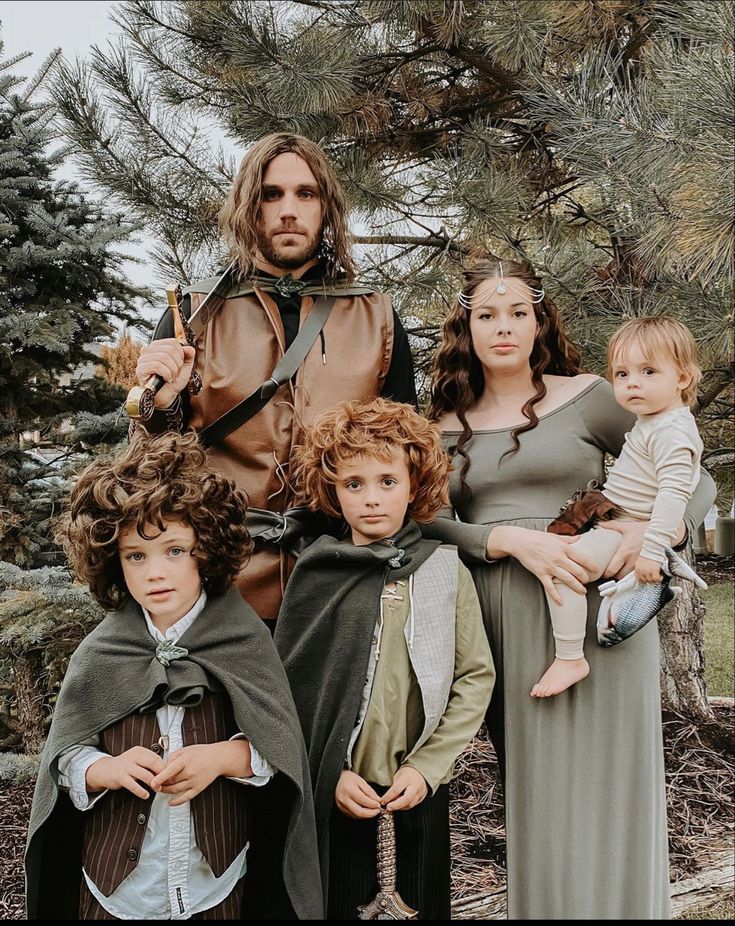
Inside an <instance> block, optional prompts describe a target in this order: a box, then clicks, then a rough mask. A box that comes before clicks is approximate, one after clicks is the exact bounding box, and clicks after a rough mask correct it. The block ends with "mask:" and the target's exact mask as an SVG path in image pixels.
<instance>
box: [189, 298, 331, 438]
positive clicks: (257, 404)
mask: <svg viewBox="0 0 735 926" xmlns="http://www.w3.org/2000/svg"><path fill="white" fill-rule="evenodd" d="M335 299H336V297H335V296H320V297H319V299H317V301H316V303H315V304H314V308H313V309H312V310H311V312H310V313H309V317H308V318H307V319H306V321H305V322H304V324H303V325H302V326H301V328H300V329H299V333H298V334H297V335H296V337H295V338H294V340H293V343H292V344H291V346H290V347H289V349H288V350H287V351H286V353H285V354H284V355H283V357H281V359H280V360H279V361H278V363H277V364H276V368H275V370H274V371H273V373H271V375H270V377H269V378H268V379H267V380H266V381H265V382H264V383H262V384H261V385H260V386H258V388H257V389H256V390H255V391H254V392H251V393H250V395H249V396H247V398H244V399H243V400H242V401H241V402H238V403H237V405H235V406H233V407H232V408H230V409H228V410H227V411H226V412H225V413H224V414H223V415H220V417H219V418H217V420H216V421H213V422H212V423H211V424H209V425H207V427H206V428H202V430H201V431H200V432H199V440H200V441H201V443H202V444H203V445H204V446H205V447H211V446H212V445H213V444H218V443H220V442H221V441H223V440H224V439H225V438H226V437H227V435H228V434H231V433H232V432H233V431H236V430H237V429H238V428H239V427H242V425H244V424H245V422H246V421H250V419H251V418H253V417H254V416H255V415H257V414H258V412H259V411H260V410H261V409H262V408H265V406H266V405H267V404H268V403H269V402H270V400H271V399H272V398H273V396H274V395H275V394H276V392H277V391H278V390H279V389H280V388H281V386H283V385H284V383H287V382H288V381H289V380H290V379H291V377H292V376H293V375H294V373H295V372H296V371H297V370H298V368H299V367H300V366H301V364H302V363H303V362H304V359H305V358H306V355H307V354H308V353H309V351H310V350H311V348H312V346H313V344H314V341H316V339H317V338H318V337H319V332H320V331H321V330H322V328H323V327H324V325H325V324H326V321H327V319H328V318H329V313H330V312H331V311H332V307H333V306H334V303H335Z"/></svg>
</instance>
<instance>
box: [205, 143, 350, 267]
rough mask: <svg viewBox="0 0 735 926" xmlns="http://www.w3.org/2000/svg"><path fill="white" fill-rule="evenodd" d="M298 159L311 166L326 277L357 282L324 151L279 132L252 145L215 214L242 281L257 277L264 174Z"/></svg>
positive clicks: (342, 208)
mask: <svg viewBox="0 0 735 926" xmlns="http://www.w3.org/2000/svg"><path fill="white" fill-rule="evenodd" d="M287 153H292V154H297V155H298V156H299V157H300V158H302V159H303V160H304V161H306V163H307V164H308V166H309V170H311V172H312V174H314V179H315V180H316V183H317V187H318V188H319V196H320V198H321V202H322V210H323V211H322V229H321V236H322V246H321V250H320V256H321V257H322V260H323V262H324V266H325V276H326V278H327V279H328V280H334V279H335V278H336V277H337V276H338V275H339V274H340V273H344V274H346V276H347V279H348V280H352V279H353V278H354V276H355V264H354V262H353V259H352V248H351V245H350V235H349V230H348V224H347V202H346V200H345V196H344V193H343V191H342V186H341V184H340V182H339V179H338V178H337V175H336V173H335V172H334V168H333V167H332V166H331V164H330V163H329V161H328V160H327V158H326V156H325V154H324V152H323V151H322V149H321V148H320V147H319V145H317V144H316V143H315V142H313V141H310V140H309V139H308V138H304V136H303V135H291V134H288V133H286V132H279V133H277V134H273V135H266V136H265V138H261V139H260V140H259V141H257V142H255V144H254V145H253V146H252V148H251V149H250V151H248V153H247V154H246V155H245V157H244V158H243V161H242V164H241V165H240V170H239V171H238V173H237V176H236V177H235V182H234V183H233V184H232V189H231V190H230V193H229V195H228V197H227V199H226V200H225V202H224V205H223V206H222V209H221V210H220V213H219V225H220V230H221V232H222V235H223V237H224V239H225V240H226V241H227V242H228V244H229V245H230V248H231V251H232V256H233V257H235V258H236V259H237V262H238V267H239V270H240V273H241V275H242V276H244V277H250V276H253V275H254V274H255V273H256V272H257V268H256V265H255V256H256V252H257V250H258V244H257V229H256V226H257V222H258V218H259V213H260V204H261V203H262V201H263V176H264V174H265V171H266V168H267V167H268V165H269V164H270V162H271V161H272V160H273V158H276V157H278V155H279V154H287Z"/></svg>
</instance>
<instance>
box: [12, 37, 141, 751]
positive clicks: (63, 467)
mask: <svg viewBox="0 0 735 926" xmlns="http://www.w3.org/2000/svg"><path fill="white" fill-rule="evenodd" d="M25 57H27V56H26V55H19V56H17V57H15V58H13V59H10V60H3V59H2V43H1V42H0V561H2V560H5V561H6V562H4V563H3V562H0V747H6V748H7V747H21V748H23V749H24V750H25V751H26V752H27V753H35V752H37V751H38V749H39V747H40V744H41V742H42V740H43V739H44V737H45V731H46V726H47V724H48V721H49V718H50V710H51V705H52V703H53V698H54V694H55V691H56V690H57V688H58V684H59V682H60V680H61V678H62V676H63V672H64V670H65V668H66V663H67V661H68V657H69V655H70V653H71V652H72V650H73V649H74V648H75V646H76V645H77V644H78V643H79V641H80V640H81V638H82V637H83V635H84V634H85V633H86V632H87V631H88V630H90V629H91V627H92V626H93V625H94V623H95V622H96V621H97V620H99V618H100V616H101V615H100V612H99V608H98V607H97V606H96V605H95V604H94V603H93V602H92V600H91V598H90V597H89V594H88V593H87V591H86V589H85V588H83V587H82V586H74V585H72V581H71V576H70V575H69V574H68V571H67V570H66V569H65V568H63V566H62V565H61V564H62V563H63V556H62V555H61V553H60V551H59V550H58V548H57V547H56V546H55V545H54V541H53V529H54V521H55V518H56V516H57V515H58V513H59V510H60V505H61V499H62V495H63V493H64V490H65V487H66V485H67V476H68V475H69V471H70V469H73V468H74V467H79V466H81V465H82V464H83V463H85V462H87V461H88V460H89V454H90V452H96V450H97V448H98V447H104V446H106V445H109V444H112V443H115V442H117V441H119V440H120V439H121V438H122V437H123V436H124V433H125V430H126V427H127V422H126V421H125V420H124V417H123V416H120V415H119V414H118V411H119V408H120V406H121V403H122V400H123V398H124V395H125V390H123V389H122V388H121V387H120V386H114V385H112V384H111V383H109V382H107V381H105V380H104V379H102V378H100V377H95V376H94V375H93V367H90V366H89V365H90V364H96V363H97V362H98V360H99V358H98V356H97V354H96V353H95V348H94V345H96V344H99V343H100V342H101V341H105V340H109V339H111V337H112V335H113V332H114V323H115V322H122V323H128V324H129V323H136V324H137V325H138V327H140V326H141V324H142V325H145V322H141V321H140V319H139V317H138V309H137V307H136V300H137V299H139V298H140V297H143V296H144V295H145V294H144V291H143V290H140V289H137V288H135V287H133V286H131V285H130V284H129V283H128V282H127V281H126V280H125V278H124V277H123V276H122V274H121V272H120V268H121V263H122V261H123V260H124V255H122V254H120V253H118V252H117V251H115V250H113V248H114V246H115V245H117V244H118V243H120V242H122V241H124V240H125V239H126V238H127V237H129V235H130V234H131V232H132V231H133V229H134V225H133V224H131V223H130V222H127V221H124V220H123V219H122V218H121V216H119V215H115V214H111V213H107V212H106V211H105V210H103V209H102V207H100V206H99V205H97V204H96V203H94V202H93V201H92V200H91V199H90V198H89V197H88V196H86V195H85V194H84V193H82V192H81V190H80V189H79V188H78V186H77V185H75V184H73V183H70V182H68V181H59V180H55V179H54V171H55V169H56V168H57V167H58V166H59V165H60V164H61V163H62V159H63V156H64V152H63V150H62V149H58V148H57V149H56V150H55V151H54V150H52V145H53V143H54V141H55V140H56V135H55V133H54V131H53V130H52V126H51V119H52V117H53V106H52V105H51V104H49V103H43V102H37V100H36V97H37V93H38V90H39V88H40V87H41V85H42V82H43V81H44V79H45V78H46V77H47V75H48V72H49V70H50V68H51V66H52V64H53V62H54V60H55V59H56V58H57V57H58V53H54V55H52V56H51V57H50V58H49V59H48V60H47V61H46V62H45V63H44V65H43V66H42V67H41V69H40V71H39V72H38V74H37V75H36V76H35V78H33V79H31V80H26V79H24V78H22V77H19V76H16V75H15V74H14V73H13V69H14V67H15V66H16V65H17V64H18V63H19V62H20V61H22V60H23V59H24V58H25ZM85 365H87V367H88V369H89V372H85V370H84V367H85ZM54 563H58V564H59V565H58V566H56V567H54V568H47V566H49V565H52V564H54ZM21 567H23V568H21ZM27 567H43V568H27Z"/></svg>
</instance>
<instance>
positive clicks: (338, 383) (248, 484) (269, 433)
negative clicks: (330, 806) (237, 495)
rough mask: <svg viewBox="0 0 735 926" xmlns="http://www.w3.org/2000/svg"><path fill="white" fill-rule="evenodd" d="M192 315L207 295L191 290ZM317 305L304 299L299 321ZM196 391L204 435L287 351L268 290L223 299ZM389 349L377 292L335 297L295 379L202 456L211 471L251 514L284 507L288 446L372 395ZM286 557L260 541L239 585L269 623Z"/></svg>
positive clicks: (387, 311) (202, 354) (196, 418)
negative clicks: (336, 410)
mask: <svg viewBox="0 0 735 926" xmlns="http://www.w3.org/2000/svg"><path fill="white" fill-rule="evenodd" d="M190 295H191V300H192V302H191V308H192V312H194V311H196V309H197V306H198V305H199V303H200V302H201V300H202V299H203V298H204V295H205V294H204V293H200V292H196V291H195V287H194V288H192V289H191V290H190ZM313 305H314V299H313V298H312V297H311V296H304V297H302V300H301V315H300V325H303V323H304V319H305V318H306V317H307V316H308V314H309V312H310V311H311V309H312V308H313ZM196 350H197V361H196V364H197V369H198V370H199V372H200V373H201V376H202V380H203V388H202V391H201V392H200V393H199V395H197V396H192V397H191V418H190V422H189V423H190V425H191V426H192V427H194V428H195V429H196V430H201V429H202V428H203V427H205V426H206V425H208V424H211V423H212V422H213V421H214V420H216V419H217V418H218V417H219V416H220V415H222V414H224V413H225V412H226V411H228V410H229V409H230V408H232V407H233V406H234V405H236V404H237V403H238V402H239V401H240V400H241V399H243V398H244V397H245V396H247V395H249V394H250V393H251V392H252V391H253V390H254V389H256V388H257V387H258V386H260V384H261V383H262V382H264V381H265V380H266V379H268V377H269V376H270V375H271V373H272V372H273V369H274V368H275V366H276V364H277V363H278V361H279V359H280V358H281V357H282V356H283V354H284V351H285V336H284V331H283V323H282V321H281V316H280V313H279V311H278V307H277V305H276V303H275V302H274V301H273V299H272V298H271V296H270V295H269V294H268V293H265V292H262V291H261V290H256V291H255V292H254V293H249V294H244V295H233V296H230V297H229V298H228V299H226V300H225V303H224V305H223V306H222V307H221V308H220V309H219V310H218V311H217V313H216V314H215V315H214V317H213V318H212V320H211V321H210V322H209V324H208V325H207V327H206V329H205V330H204V332H203V333H202V335H201V336H200V338H199V339H198V341H197V344H196ZM392 351H393V310H392V308H391V303H390V299H389V297H388V296H386V295H384V294H382V293H371V294H367V295H360V296H348V297H342V298H338V299H337V300H336V301H335V303H334V307H333V308H332V311H331V313H330V316H329V318H328V319H327V322H326V324H325V325H324V328H323V329H322V333H321V336H320V337H318V338H317V339H316V341H315V343H314V345H313V346H312V348H311V350H310V352H309V353H308V354H307V356H306V358H305V360H304V362H303V363H302V364H301V366H300V368H299V370H298V372H297V373H296V376H295V378H294V379H295V382H290V383H288V384H286V385H284V386H282V387H281V388H280V389H279V390H278V391H277V392H276V394H275V395H274V396H273V398H272V399H271V401H270V402H269V403H268V405H266V407H265V408H264V409H262V411H260V412H258V414H257V415H255V416H254V417H253V418H251V419H250V421H248V422H246V423H245V424H244V425H243V426H242V427H240V428H238V429H237V430H236V431H234V432H232V433H231V434H230V435H229V436H228V437H226V438H225V440H224V441H223V442H222V443H221V444H218V445H217V446H214V447H212V448H211V449H210V450H209V455H210V459H211V461H212V465H213V467H214V468H215V469H217V470H218V471H219V472H220V473H222V474H224V475H225V476H228V477H229V478H231V479H232V480H233V481H234V482H235V483H236V485H237V486H238V487H239V488H241V489H244V491H245V492H246V493H247V495H248V500H249V504H250V505H251V506H252V507H255V508H266V509H268V510H270V511H283V510H285V509H286V508H288V507H291V506H292V505H293V504H294V502H295V499H294V493H293V489H292V486H291V484H290V482H289V461H290V457H291V450H292V448H293V447H294V446H296V445H297V444H298V443H299V440H300V437H301V434H302V433H303V429H304V428H306V427H308V426H309V425H310V424H311V423H312V422H313V421H314V419H315V418H316V416H317V415H319V414H320V413H321V412H323V411H325V410H326V409H328V408H331V407H332V406H334V405H335V404H337V403H338V402H341V401H344V400H349V399H370V398H373V397H375V396H377V395H379V393H380V390H381V388H382V386H383V383H384V382H385V379H386V376H387V374H388V369H389V367H390V360H391V355H392ZM291 567H292V561H291V558H290V557H288V556H287V555H286V554H284V553H281V552H280V551H279V550H278V548H276V547H275V546H273V545H272V544H265V543H263V544H258V545H257V546H256V548H255V551H254V553H253V555H252V556H251V558H250V561H249V562H248V563H247V565H246V567H245V569H244V570H243V572H242V573H241V575H240V577H239V579H238V582H237V584H238V588H239V590H240V592H241V594H242V595H243V597H244V598H245V600H246V601H247V602H248V603H249V604H250V605H251V606H252V607H253V608H254V609H255V611H256V612H257V613H258V614H259V615H260V616H261V617H264V618H275V617H276V616H277V615H278V609H279V607H280V604H281V598H282V596H283V589H284V587H285V583H286V579H287V577H288V574H289V572H290V570H291Z"/></svg>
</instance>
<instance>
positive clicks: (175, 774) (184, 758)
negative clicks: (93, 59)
mask: <svg viewBox="0 0 735 926" xmlns="http://www.w3.org/2000/svg"><path fill="white" fill-rule="evenodd" d="M252 774H253V771H252V769H251V767H250V744H249V743H248V741H247V740H230V741H227V742H222V743H202V744H200V745H197V746H184V748H183V749H177V750H176V752H172V753H171V755H170V756H169V757H168V762H167V763H166V767H165V768H164V769H163V770H162V771H160V772H159V773H158V774H157V775H156V777H155V778H154V779H153V780H152V781H151V787H152V788H153V790H154V791H161V792H162V793H163V794H175V795H176V797H175V798H174V799H173V800H172V801H169V805H170V806H171V807H178V806H179V804H185V803H186V802H187V801H190V800H191V799H192V798H194V797H196V796H197V794H199V793H200V792H202V791H203V790H204V789H205V788H208V787H209V785H211V784H212V782H213V781H214V780H215V778H219V777H220V776H221V775H223V776H227V777H231V778H249V777H250V776H251V775H252Z"/></svg>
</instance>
